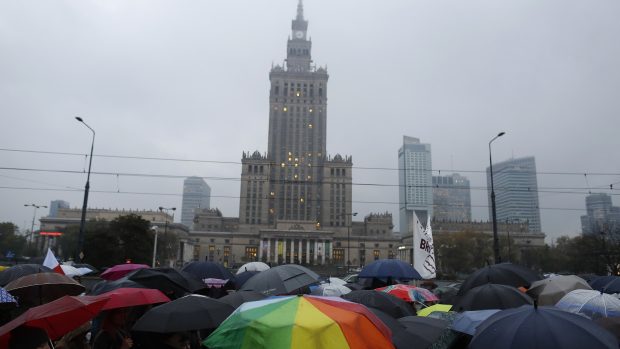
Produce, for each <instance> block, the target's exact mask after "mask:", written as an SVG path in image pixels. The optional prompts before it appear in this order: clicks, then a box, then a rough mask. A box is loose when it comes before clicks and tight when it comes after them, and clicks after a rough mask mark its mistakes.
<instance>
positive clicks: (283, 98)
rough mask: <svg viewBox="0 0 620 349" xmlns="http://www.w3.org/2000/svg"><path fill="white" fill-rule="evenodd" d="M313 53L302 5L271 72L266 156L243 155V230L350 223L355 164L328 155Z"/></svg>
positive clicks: (323, 75)
mask: <svg viewBox="0 0 620 349" xmlns="http://www.w3.org/2000/svg"><path fill="white" fill-rule="evenodd" d="M311 49H312V41H310V40H309V38H308V21H307V20H305V19H304V14H303V5H302V3H301V1H300V2H299V4H298V6H297V16H296V18H295V19H294V20H293V21H292V24H291V36H290V37H289V39H288V42H287V56H286V61H285V64H283V65H276V66H274V67H272V69H271V72H270V73H269V80H270V84H271V88H270V93H269V136H268V152H267V154H261V153H259V152H254V153H252V154H250V153H244V154H243V158H242V164H243V166H242V172H241V193H240V197H241V200H240V204H239V220H240V223H241V224H269V225H277V224H278V222H312V223H313V224H317V226H343V227H344V226H346V225H348V224H349V223H350V218H351V217H350V214H351V178H352V177H351V166H352V159H351V157H342V156H340V155H335V156H334V157H333V158H332V157H329V156H328V155H327V149H326V138H327V136H326V128H327V80H328V78H329V76H328V74H327V70H326V69H325V68H323V67H316V66H315V65H314V64H313V62H312V58H311V57H312V56H311Z"/></svg>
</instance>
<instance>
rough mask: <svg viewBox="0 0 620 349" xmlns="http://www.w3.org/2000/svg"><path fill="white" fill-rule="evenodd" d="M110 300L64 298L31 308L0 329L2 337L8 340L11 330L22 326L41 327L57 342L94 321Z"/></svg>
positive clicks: (91, 297)
mask: <svg viewBox="0 0 620 349" xmlns="http://www.w3.org/2000/svg"><path fill="white" fill-rule="evenodd" d="M107 301H108V298H102V297H93V296H79V297H75V296H64V297H62V298H59V299H57V300H55V301H52V302H49V303H46V304H43V305H40V306H38V307H34V308H30V309H28V310H27V311H26V312H25V313H23V314H22V315H20V316H18V317H17V318H15V319H14V320H12V321H11V322H9V323H7V324H5V325H4V326H2V327H0V337H2V340H3V341H4V340H8V337H9V336H10V335H9V333H10V331H11V330H13V329H15V328H17V327H18V326H21V325H26V326H31V327H39V328H42V329H44V330H45V331H47V334H48V336H49V337H50V338H51V339H52V340H57V339H59V338H60V337H62V336H63V335H65V334H66V333H68V332H70V331H72V330H74V329H75V328H77V327H79V326H80V325H82V324H83V323H85V322H87V321H88V320H90V319H92V318H93V317H95V315H97V314H98V313H99V311H101V309H102V308H103V306H104V305H105V304H106V302H107Z"/></svg>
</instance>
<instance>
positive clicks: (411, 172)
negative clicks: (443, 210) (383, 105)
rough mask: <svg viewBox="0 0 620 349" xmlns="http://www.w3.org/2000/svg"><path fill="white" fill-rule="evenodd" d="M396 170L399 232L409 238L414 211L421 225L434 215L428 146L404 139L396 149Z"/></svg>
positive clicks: (409, 138) (412, 138)
mask: <svg viewBox="0 0 620 349" xmlns="http://www.w3.org/2000/svg"><path fill="white" fill-rule="evenodd" d="M398 170H399V171H398V184H399V201H400V204H399V206H400V210H399V211H400V232H401V234H402V235H408V234H410V233H412V232H413V224H414V221H413V212H415V214H416V216H417V217H418V219H419V220H420V222H421V223H422V225H426V219H427V217H431V218H432V216H433V189H432V184H433V175H432V162H431V145H430V144H424V143H420V140H419V139H418V138H414V137H408V136H404V137H403V146H402V148H400V149H398Z"/></svg>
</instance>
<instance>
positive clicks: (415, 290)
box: [375, 284, 439, 303]
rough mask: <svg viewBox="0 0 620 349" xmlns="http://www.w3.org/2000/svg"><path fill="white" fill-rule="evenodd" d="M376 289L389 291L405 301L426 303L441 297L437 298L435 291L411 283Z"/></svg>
mask: <svg viewBox="0 0 620 349" xmlns="http://www.w3.org/2000/svg"><path fill="white" fill-rule="evenodd" d="M375 290H376V291H380V292H385V293H389V294H391V295H393V296H396V297H398V298H400V299H402V300H404V301H405V302H419V303H426V302H436V301H439V298H437V296H436V295H435V294H434V293H433V292H431V291H429V290H427V289H426V288H422V287H415V286H411V285H403V284H396V285H390V286H386V287H380V288H377V289H375Z"/></svg>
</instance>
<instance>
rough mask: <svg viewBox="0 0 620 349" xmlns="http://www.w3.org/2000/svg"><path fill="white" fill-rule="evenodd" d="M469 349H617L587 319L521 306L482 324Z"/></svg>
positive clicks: (615, 343)
mask: <svg viewBox="0 0 620 349" xmlns="http://www.w3.org/2000/svg"><path fill="white" fill-rule="evenodd" d="M469 348H470V349H486V348H494V349H517V348H529V349H543V348H545V349H547V348H554V349H583V348H609V349H612V348H613V349H617V348H618V340H617V339H616V337H615V336H614V335H613V334H611V333H610V332H608V331H607V330H605V329H603V328H602V327H600V326H599V325H597V324H596V323H594V322H592V321H590V320H589V319H587V318H585V317H583V316H580V315H576V314H573V313H569V312H566V311H564V310H560V309H557V308H555V307H536V306H531V305H523V306H521V307H519V308H513V309H507V310H502V311H500V312H498V313H495V314H494V315H491V316H490V317H489V318H488V319H486V320H485V321H484V322H482V323H481V324H480V325H479V326H478V328H477V329H476V334H475V335H474V338H472V340H471V343H470V344H469Z"/></svg>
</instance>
